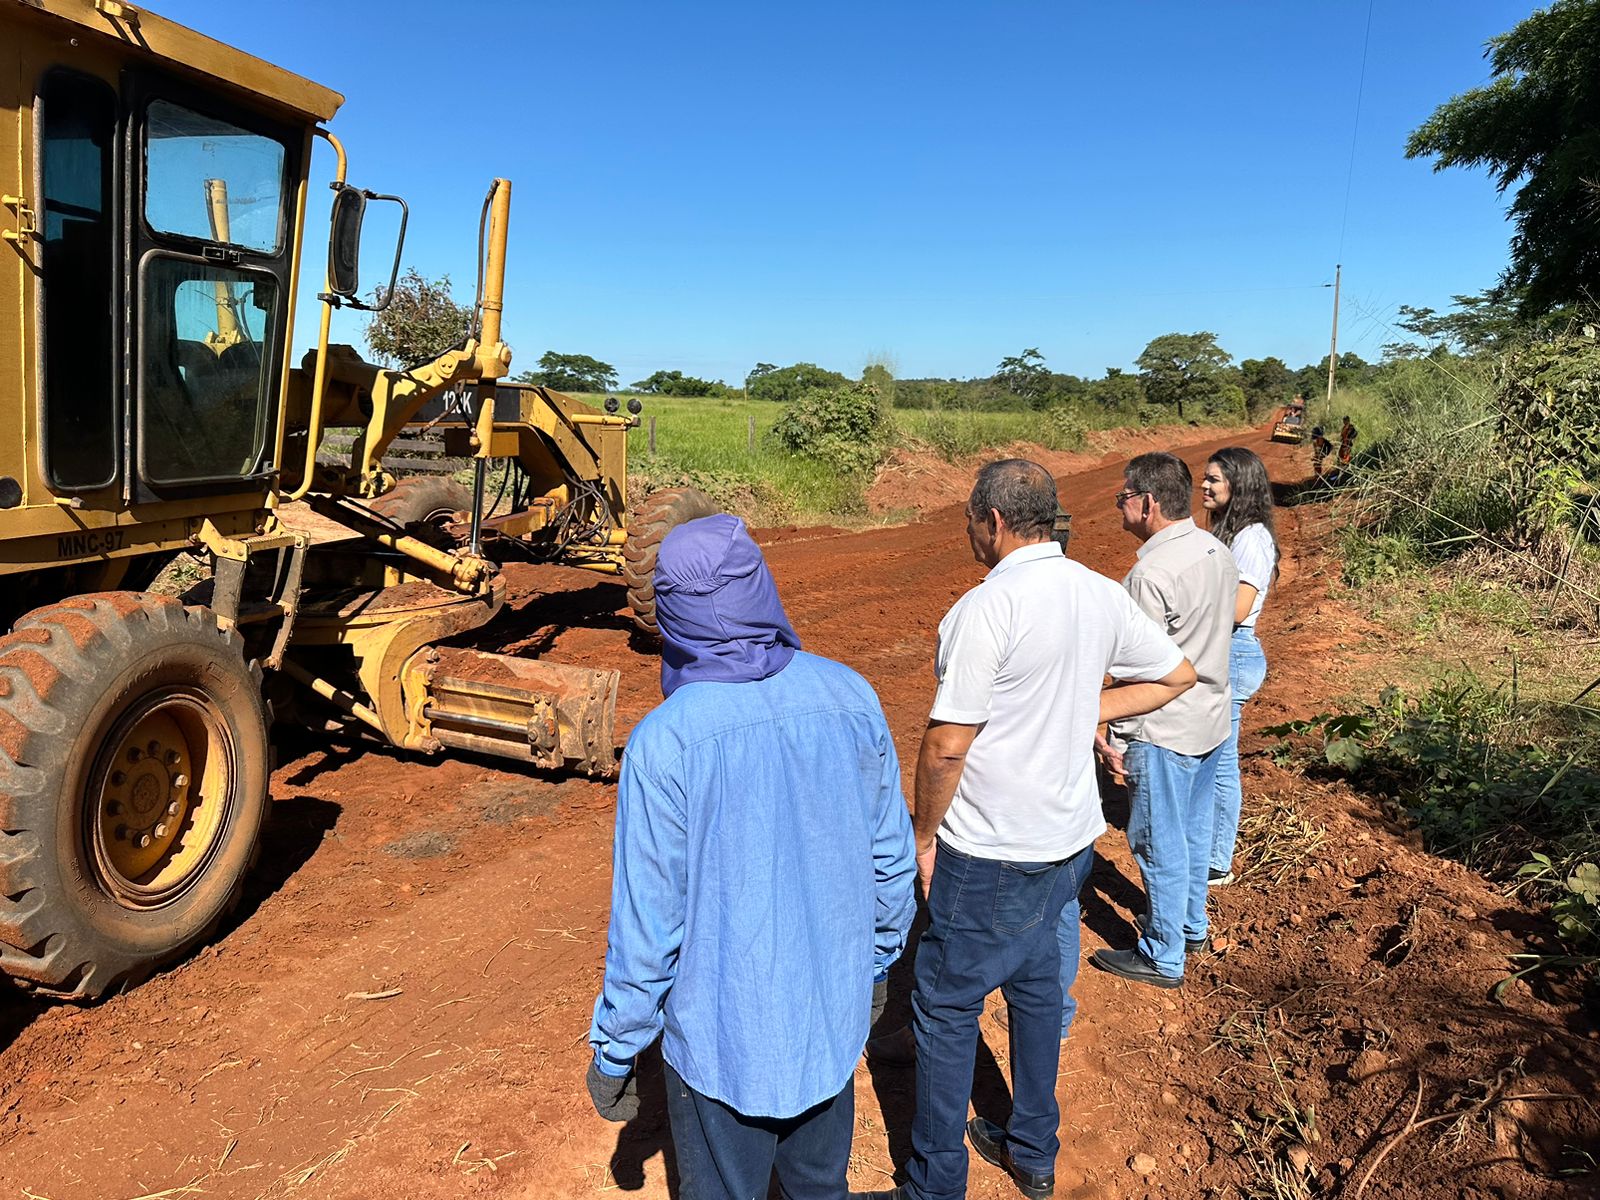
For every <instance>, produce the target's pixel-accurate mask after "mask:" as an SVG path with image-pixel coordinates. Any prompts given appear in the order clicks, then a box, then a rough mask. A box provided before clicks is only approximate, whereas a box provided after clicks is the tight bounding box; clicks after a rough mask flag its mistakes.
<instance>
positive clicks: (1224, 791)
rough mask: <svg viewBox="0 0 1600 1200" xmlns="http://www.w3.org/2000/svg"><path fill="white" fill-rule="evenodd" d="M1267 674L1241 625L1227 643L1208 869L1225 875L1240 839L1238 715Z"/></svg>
mask: <svg viewBox="0 0 1600 1200" xmlns="http://www.w3.org/2000/svg"><path fill="white" fill-rule="evenodd" d="M1266 678H1267V656H1266V655H1265V654H1263V653H1262V651H1261V643H1260V642H1259V641H1257V640H1256V631H1255V630H1254V629H1252V628H1250V627H1249V626H1247V625H1241V626H1240V627H1239V628H1238V629H1235V630H1234V631H1233V642H1232V643H1231V644H1230V645H1229V647H1228V681H1229V683H1230V684H1231V685H1232V687H1233V729H1232V730H1231V731H1230V732H1229V734H1228V740H1227V741H1225V742H1223V743H1222V756H1221V757H1220V758H1219V759H1218V760H1217V824H1216V829H1215V831H1214V832H1213V833H1212V836H1211V869H1212V870H1213V871H1219V872H1221V873H1222V874H1224V875H1226V874H1227V873H1228V872H1229V871H1230V870H1232V868H1233V846H1234V843H1235V842H1236V841H1238V839H1239V809H1240V806H1241V805H1242V804H1243V802H1244V789H1243V786H1242V785H1241V784H1240V782H1239V719H1240V716H1241V715H1242V714H1243V712H1244V706H1245V702H1246V701H1247V700H1249V699H1250V697H1251V696H1254V695H1255V694H1256V692H1258V691H1260V690H1261V685H1262V683H1264V682H1265V681H1266Z"/></svg>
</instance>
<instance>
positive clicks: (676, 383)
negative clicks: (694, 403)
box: [628, 371, 728, 397]
mask: <svg viewBox="0 0 1600 1200" xmlns="http://www.w3.org/2000/svg"><path fill="white" fill-rule="evenodd" d="M628 386H629V387H630V388H632V389H633V390H634V391H636V392H652V393H654V394H655V395H658V396H714V397H722V396H726V395H727V394H728V385H727V384H725V383H723V382H722V380H720V379H697V378H695V377H694V376H693V375H685V374H684V373H683V372H682V371H656V372H655V373H654V374H652V375H650V376H649V377H648V378H645V379H641V380H639V381H638V382H637V383H631V384H629V385H628Z"/></svg>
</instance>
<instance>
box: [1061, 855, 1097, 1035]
mask: <svg viewBox="0 0 1600 1200" xmlns="http://www.w3.org/2000/svg"><path fill="white" fill-rule="evenodd" d="M1093 869H1094V847H1093V846H1091V847H1089V850H1088V852H1087V853H1083V854H1075V855H1073V856H1072V857H1071V858H1069V859H1068V860H1067V870H1068V872H1070V875H1069V877H1068V879H1067V902H1066V903H1065V904H1064V905H1062V906H1061V919H1060V920H1058V921H1057V922H1056V949H1057V951H1058V952H1059V953H1060V955H1061V1040H1062V1041H1065V1040H1066V1037H1067V1034H1068V1033H1070V1032H1071V1031H1072V1018H1073V1017H1075V1016H1077V1015H1078V1002H1077V1001H1076V1000H1074V999H1073V998H1072V985H1073V984H1075V983H1077V982H1078V960H1079V956H1080V950H1079V945H1078V935H1079V933H1080V932H1081V931H1082V928H1083V908H1082V906H1081V905H1079V903H1078V897H1079V895H1080V894H1082V892H1083V885H1084V884H1086V883H1088V882H1089V872H1090V871H1092V870H1093Z"/></svg>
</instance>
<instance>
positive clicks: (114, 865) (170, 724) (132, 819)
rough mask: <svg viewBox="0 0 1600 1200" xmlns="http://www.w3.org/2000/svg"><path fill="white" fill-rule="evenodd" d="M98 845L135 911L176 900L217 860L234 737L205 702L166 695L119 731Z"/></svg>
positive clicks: (112, 886) (106, 879)
mask: <svg viewBox="0 0 1600 1200" xmlns="http://www.w3.org/2000/svg"><path fill="white" fill-rule="evenodd" d="M109 750H110V753H109V755H108V756H107V759H106V763H107V766H106V769H104V770H103V771H102V772H101V783H100V788H99V803H98V804H97V805H96V808H95V817H94V820H93V829H92V830H91V841H92V842H93V850H94V860H95V864H96V866H97V867H98V868H99V871H98V873H99V875H100V877H101V881H102V883H103V884H104V885H105V887H106V890H107V891H108V892H109V893H110V894H111V895H113V896H114V897H115V898H116V899H118V900H119V901H121V902H122V903H124V904H127V905H129V906H130V907H149V906H151V905H154V904H159V903H163V902H165V901H166V900H169V899H171V898H172V896H173V895H175V894H176V893H177V892H178V891H181V890H182V888H183V887H184V886H185V885H186V884H187V883H188V882H189V881H190V880H192V879H193V878H194V877H195V876H196V875H197V874H198V873H199V870H200V868H201V867H202V866H203V865H204V863H205V862H206V861H207V859H208V858H209V856H210V853H211V849H212V847H213V846H214V844H215V842H216V838H217V835H218V833H219V831H220V829H221V828H222V824H223V820H222V818H223V816H224V810H225V808H226V803H227V797H228V794H229V789H230V783H231V777H232V773H233V768H232V764H231V760H230V755H229V752H228V741H227V736H226V731H225V729H224V728H223V726H222V725H221V723H220V722H219V721H218V720H217V717H216V714H215V713H214V712H213V711H212V710H211V708H210V706H209V705H207V704H206V703H205V702H203V701H202V700H201V699H199V698H197V697H190V696H187V695H166V696H162V697H157V698H155V699H154V700H153V701H151V702H148V703H146V704H145V705H143V706H141V707H140V708H139V709H136V710H135V711H133V712H131V713H130V714H129V715H128V716H127V718H125V720H124V722H123V724H122V726H121V732H120V734H115V733H114V734H113V738H112V740H111V742H110V744H109Z"/></svg>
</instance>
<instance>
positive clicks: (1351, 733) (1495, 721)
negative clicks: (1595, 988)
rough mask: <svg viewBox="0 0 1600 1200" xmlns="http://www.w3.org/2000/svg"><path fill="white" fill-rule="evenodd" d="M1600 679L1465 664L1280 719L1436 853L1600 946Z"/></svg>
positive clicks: (1587, 944) (1583, 944) (1574, 936)
mask: <svg viewBox="0 0 1600 1200" xmlns="http://www.w3.org/2000/svg"><path fill="white" fill-rule="evenodd" d="M1597 691H1600V679H1597V680H1595V681H1594V683H1593V684H1591V685H1590V687H1589V688H1586V689H1584V691H1583V692H1580V693H1579V694H1578V695H1577V696H1576V697H1574V698H1572V699H1570V700H1551V699H1548V698H1547V699H1535V700H1530V699H1528V698H1525V697H1524V696H1523V695H1522V694H1521V690H1520V687H1519V681H1518V679H1517V678H1516V677H1515V676H1513V677H1511V678H1510V679H1508V680H1505V681H1503V682H1501V683H1498V684H1491V683H1490V682H1488V681H1486V680H1484V679H1483V678H1482V677H1480V676H1479V675H1477V674H1476V673H1474V672H1470V671H1466V672H1461V673H1459V674H1456V675H1454V676H1451V677H1446V678H1443V679H1440V680H1438V681H1436V682H1435V683H1433V684H1432V685H1431V686H1428V687H1426V688H1423V689H1421V690H1418V691H1413V692H1407V691H1405V690H1403V689H1401V688H1399V687H1389V688H1386V689H1384V691H1383V692H1382V693H1381V694H1380V696H1379V697H1378V699H1377V701H1376V702H1375V703H1372V704H1366V705H1361V706H1357V707H1356V708H1354V709H1353V710H1351V711H1347V712H1343V713H1338V714H1322V715H1320V716H1317V717H1314V718H1312V719H1310V720H1308V721H1300V722H1294V723H1292V724H1290V725H1283V726H1278V727H1276V728H1274V729H1272V730H1269V731H1268V732H1270V733H1276V734H1282V735H1288V736H1299V737H1309V738H1310V739H1311V750H1312V753H1313V755H1314V756H1315V757H1317V758H1320V759H1321V760H1322V761H1323V762H1324V763H1325V764H1326V765H1328V766H1330V767H1332V768H1334V769H1336V770H1337V771H1339V772H1341V773H1343V774H1345V775H1346V776H1348V777H1349V778H1350V780H1351V781H1352V782H1353V783H1354V784H1356V785H1357V786H1359V787H1361V788H1362V789H1363V790H1366V791H1368V792H1370V793H1373V794H1375V795H1378V796H1380V797H1382V798H1384V799H1385V800H1388V801H1390V802H1392V803H1393V804H1394V805H1395V806H1396V807H1398V808H1399V809H1402V810H1404V811H1405V812H1406V813H1408V814H1409V815H1410V816H1411V817H1412V818H1413V819H1414V820H1415V821H1416V822H1417V825H1418V828H1419V830H1420V832H1421V833H1422V836H1423V840H1424V843H1425V844H1426V845H1427V847H1428V848H1429V849H1430V850H1431V851H1432V852H1434V853H1436V854H1441V855H1445V856H1448V857H1451V858H1455V859H1458V860H1460V861H1461V862H1464V863H1466V864H1467V865H1468V866H1471V867H1473V868H1475V869H1477V870H1480V871H1482V872H1484V873H1485V874H1487V875H1489V876H1490V877H1491V878H1497V879H1501V880H1504V881H1511V882H1514V883H1516V884H1517V885H1518V886H1522V887H1527V886H1534V887H1538V888H1539V889H1540V890H1541V891H1542V893H1543V894H1544V897H1545V898H1546V899H1547V900H1549V901H1550V902H1551V903H1552V905H1553V912H1554V915H1555V916H1556V918H1557V920H1558V922H1559V924H1560V928H1561V933H1562V936H1563V937H1565V938H1566V939H1568V940H1569V942H1570V943H1571V944H1572V945H1573V946H1574V948H1587V949H1593V950H1600V741H1597V740H1596V735H1597V734H1600V708H1596V707H1595V705H1594V703H1593V701H1592V699H1591V698H1592V697H1593V696H1594V695H1595V693H1596V692H1597Z"/></svg>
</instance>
